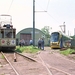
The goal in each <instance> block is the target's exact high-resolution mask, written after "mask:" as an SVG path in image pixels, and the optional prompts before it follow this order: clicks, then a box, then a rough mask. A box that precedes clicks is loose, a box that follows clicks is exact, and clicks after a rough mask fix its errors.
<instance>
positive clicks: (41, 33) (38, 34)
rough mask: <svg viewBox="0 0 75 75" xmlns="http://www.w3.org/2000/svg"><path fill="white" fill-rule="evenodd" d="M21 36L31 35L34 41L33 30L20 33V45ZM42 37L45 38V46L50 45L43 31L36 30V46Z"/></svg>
mask: <svg viewBox="0 0 75 75" xmlns="http://www.w3.org/2000/svg"><path fill="white" fill-rule="evenodd" d="M21 34H31V39H33V28H26V29H23V30H21V31H20V32H18V33H17V35H16V38H17V39H18V43H19V41H20V39H21V37H20V35H21ZM42 37H43V38H44V41H45V45H49V41H48V39H47V37H46V36H45V34H44V33H43V32H42V31H41V30H39V29H35V45H37V44H38V39H39V38H42Z"/></svg>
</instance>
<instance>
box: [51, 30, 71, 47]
mask: <svg viewBox="0 0 75 75" xmlns="http://www.w3.org/2000/svg"><path fill="white" fill-rule="evenodd" d="M71 40H72V38H71V37H70V36H66V35H65V34H64V33H62V32H60V31H59V32H52V33H51V37H50V47H51V48H64V47H71Z"/></svg>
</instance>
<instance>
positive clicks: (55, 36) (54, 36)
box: [50, 32, 59, 42]
mask: <svg viewBox="0 0 75 75" xmlns="http://www.w3.org/2000/svg"><path fill="white" fill-rule="evenodd" d="M58 40H59V33H57V32H55V33H52V34H51V38H50V41H51V42H57V41H58Z"/></svg>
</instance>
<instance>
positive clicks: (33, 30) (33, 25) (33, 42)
mask: <svg viewBox="0 0 75 75" xmlns="http://www.w3.org/2000/svg"><path fill="white" fill-rule="evenodd" d="M33 46H35V0H33Z"/></svg>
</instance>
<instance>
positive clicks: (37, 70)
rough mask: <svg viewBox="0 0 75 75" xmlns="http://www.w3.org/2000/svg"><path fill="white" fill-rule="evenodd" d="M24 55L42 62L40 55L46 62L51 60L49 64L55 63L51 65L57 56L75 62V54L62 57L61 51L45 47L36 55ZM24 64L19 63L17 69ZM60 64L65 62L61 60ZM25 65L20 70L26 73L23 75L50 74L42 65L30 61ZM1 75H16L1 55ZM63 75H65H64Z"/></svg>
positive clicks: (74, 74)
mask: <svg viewBox="0 0 75 75" xmlns="http://www.w3.org/2000/svg"><path fill="white" fill-rule="evenodd" d="M53 54H54V55H53ZM23 55H26V56H29V57H31V58H33V59H35V60H37V61H40V62H41V60H40V58H39V55H40V56H41V57H42V58H43V57H44V60H48V61H49V60H50V61H49V63H51V62H52V61H53V62H52V63H51V65H52V64H53V63H54V62H55V61H54V60H55V57H54V56H55V55H57V56H58V57H64V58H65V59H70V60H73V61H75V60H74V59H75V54H72V55H69V56H67V57H66V56H64V55H61V56H60V54H59V50H51V49H50V47H45V50H44V51H43V50H40V51H39V52H38V53H35V54H31V53H23ZM48 56H50V58H51V57H52V58H51V59H50V58H49V57H48ZM53 57H54V58H53ZM58 61H60V60H59V59H58ZM58 61H57V62H58ZM22 62H24V60H22V61H21V62H19V63H18V62H17V63H16V64H17V68H19V67H18V65H20V66H23V65H22V64H21V63H22ZM60 62H61V63H62V62H63V60H61V61H60ZM66 62H67V63H68V61H66ZM16 64H15V65H16ZM24 64H25V65H24V66H23V68H21V67H20V70H21V71H24V72H23V74H22V75H49V74H48V72H47V71H46V68H45V67H44V66H43V65H42V64H39V63H33V62H28V61H25V62H24ZM54 65H55V64H54ZM62 66H63V65H62ZM67 72H68V71H67ZM0 75H16V74H15V73H14V72H13V70H12V69H11V67H10V65H9V64H7V63H6V62H5V60H4V59H3V57H2V56H1V55H0ZM54 75H56V74H54ZM57 75H58V74H57ZM59 75H60V74H59ZM63 75H65V74H63ZM72 75H75V73H73V74H72Z"/></svg>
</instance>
